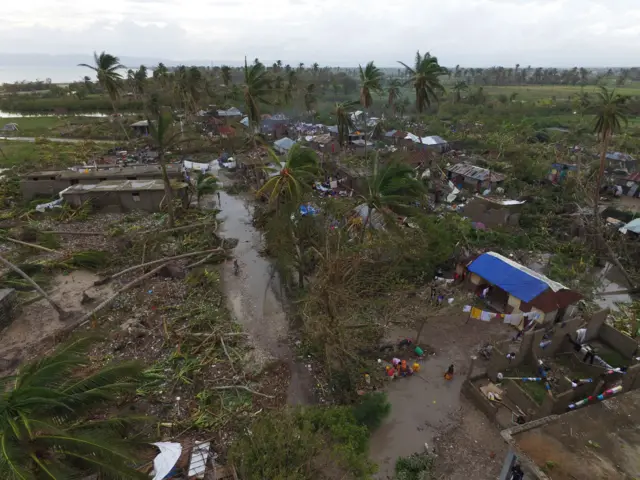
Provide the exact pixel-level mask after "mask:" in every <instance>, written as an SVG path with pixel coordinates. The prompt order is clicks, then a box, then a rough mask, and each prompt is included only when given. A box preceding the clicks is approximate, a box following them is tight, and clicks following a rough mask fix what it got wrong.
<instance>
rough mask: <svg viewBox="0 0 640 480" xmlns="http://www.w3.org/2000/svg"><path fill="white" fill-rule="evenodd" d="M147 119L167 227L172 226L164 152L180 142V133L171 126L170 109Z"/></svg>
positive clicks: (173, 220)
mask: <svg viewBox="0 0 640 480" xmlns="http://www.w3.org/2000/svg"><path fill="white" fill-rule="evenodd" d="M147 121H148V122H149V139H150V140H151V143H152V145H153V147H154V148H155V149H156V151H157V152H158V163H159V164H160V168H161V169H162V180H163V181H164V195H165V200H166V202H167V211H168V214H169V227H171V228H172V227H174V226H175V222H176V220H175V214H174V211H173V187H172V185H171V181H170V180H169V175H167V162H166V154H167V152H168V151H170V150H171V149H172V148H174V147H175V146H176V145H178V144H179V143H181V138H180V137H181V134H180V131H178V130H177V129H174V128H173V117H172V115H171V112H170V111H167V110H161V109H160V110H158V112H157V115H156V117H155V119H151V118H149V117H147Z"/></svg>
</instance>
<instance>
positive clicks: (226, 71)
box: [220, 59, 246, 87]
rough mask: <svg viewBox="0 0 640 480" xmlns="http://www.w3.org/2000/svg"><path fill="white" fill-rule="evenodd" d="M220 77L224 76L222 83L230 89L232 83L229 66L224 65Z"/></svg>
mask: <svg viewBox="0 0 640 480" xmlns="http://www.w3.org/2000/svg"><path fill="white" fill-rule="evenodd" d="M245 63H246V59H245ZM220 75H221V76H222V83H224V86H225V87H228V86H229V84H230V83H231V67H229V66H228V65H223V66H222V67H220Z"/></svg>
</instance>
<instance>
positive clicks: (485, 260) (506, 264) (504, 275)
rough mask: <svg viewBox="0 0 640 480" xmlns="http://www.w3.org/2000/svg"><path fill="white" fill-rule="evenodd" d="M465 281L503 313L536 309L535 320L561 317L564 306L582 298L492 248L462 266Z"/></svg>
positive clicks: (560, 318)
mask: <svg viewBox="0 0 640 480" xmlns="http://www.w3.org/2000/svg"><path fill="white" fill-rule="evenodd" d="M464 270H466V272H459V273H468V274H469V275H468V281H469V284H470V285H471V286H472V287H473V288H474V289H475V290H476V292H478V293H480V294H482V295H483V296H484V298H485V299H486V301H487V303H488V304H489V305H490V306H491V307H493V308H494V309H496V310H498V311H499V312H505V313H520V312H524V313H526V312H536V313H538V314H539V315H538V322H540V323H543V322H545V323H546V322H554V321H561V320H562V319H563V318H565V316H566V315H567V313H570V312H568V307H570V306H571V305H573V304H575V303H576V302H578V301H579V300H581V299H582V295H580V294H579V293H578V292H575V291H573V290H570V289H568V288H567V287H565V286H564V285H562V284H560V283H558V282H555V281H553V280H551V279H549V278H547V277H546V276H544V275H542V274H541V273H538V272H535V271H534V270H531V269H530V268H527V267H525V266H524V265H520V264H519V263H518V262H515V261H514V260H511V259H509V258H507V257H504V256H502V255H500V254H499V253H495V252H487V253H483V254H482V255H479V256H478V257H477V258H475V259H474V260H472V261H471V262H469V263H468V264H467V265H466V267H465V268H464Z"/></svg>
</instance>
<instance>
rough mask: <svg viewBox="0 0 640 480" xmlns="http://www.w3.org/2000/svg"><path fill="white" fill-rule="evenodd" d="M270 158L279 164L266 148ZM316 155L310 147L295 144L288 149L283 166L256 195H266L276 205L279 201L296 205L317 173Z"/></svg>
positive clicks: (275, 156)
mask: <svg viewBox="0 0 640 480" xmlns="http://www.w3.org/2000/svg"><path fill="white" fill-rule="evenodd" d="M268 152H269V156H270V157H271V160H272V162H273V163H275V164H276V165H280V162H281V160H280V158H279V157H278V155H276V153H275V152H274V151H273V150H271V149H268ZM319 171H320V169H319V167H318V155H317V154H316V152H315V151H314V150H311V149H310V148H304V147H302V146H301V145H299V144H295V145H294V146H293V147H291V149H290V150H289V153H288V154H287V158H286V160H285V164H284V166H283V167H282V168H281V169H280V171H279V172H278V173H277V175H274V176H273V177H271V178H270V179H269V180H268V181H267V182H266V183H265V184H264V185H263V186H262V187H261V188H260V190H258V191H257V193H256V195H257V196H268V197H269V202H271V203H274V204H275V205H276V209H277V208H278V206H279V205H280V204H281V203H283V202H284V203H286V204H288V205H298V204H299V203H300V201H301V200H302V196H303V195H304V193H305V192H306V191H309V190H310V189H311V182H312V181H313V179H314V178H316V176H317V175H318V174H319Z"/></svg>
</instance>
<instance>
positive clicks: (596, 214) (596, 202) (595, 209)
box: [593, 132, 609, 226]
mask: <svg viewBox="0 0 640 480" xmlns="http://www.w3.org/2000/svg"><path fill="white" fill-rule="evenodd" d="M602 135H603V136H602V151H601V152H600V169H599V170H598V181H597V182H596V191H595V197H594V201H593V215H594V217H595V221H596V226H597V225H600V212H599V208H598V207H599V206H600V188H601V187H602V177H604V167H605V162H606V161H607V149H608V148H609V132H604V133H603V134H602Z"/></svg>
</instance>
